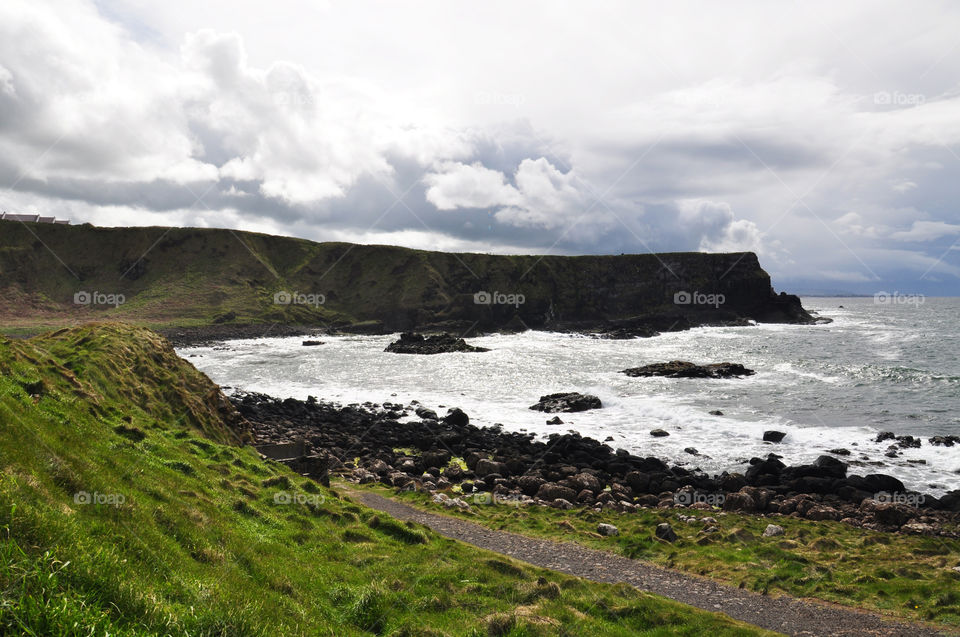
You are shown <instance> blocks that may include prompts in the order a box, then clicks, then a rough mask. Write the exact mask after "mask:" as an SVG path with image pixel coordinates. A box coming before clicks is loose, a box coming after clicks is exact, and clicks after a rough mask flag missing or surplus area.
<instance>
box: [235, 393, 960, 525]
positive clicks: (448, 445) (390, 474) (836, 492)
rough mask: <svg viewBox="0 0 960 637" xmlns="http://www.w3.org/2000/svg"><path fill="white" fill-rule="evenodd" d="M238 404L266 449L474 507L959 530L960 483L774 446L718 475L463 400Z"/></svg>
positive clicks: (314, 466) (256, 398)
mask: <svg viewBox="0 0 960 637" xmlns="http://www.w3.org/2000/svg"><path fill="white" fill-rule="evenodd" d="M545 398H547V397H545ZM231 400H232V402H233V404H234V405H235V406H236V408H237V411H238V412H239V413H240V414H241V415H242V416H243V417H244V418H246V419H247V421H249V423H250V426H251V428H252V431H253V433H254V435H255V438H256V440H257V445H258V446H260V445H276V444H284V443H298V444H302V445H303V453H304V454H305V455H304V456H303V457H302V458H299V459H298V460H297V461H298V463H301V464H303V466H309V467H310V468H311V471H313V472H317V471H319V470H321V468H325V469H326V471H327V472H329V473H332V474H338V475H341V476H344V477H345V478H346V479H348V480H352V481H356V482H360V483H370V482H380V483H383V484H385V485H389V486H392V487H395V488H398V489H407V490H417V491H425V492H428V493H432V494H437V493H443V492H445V491H446V492H450V493H453V492H452V488H453V486H454V485H456V486H457V487H458V489H457V491H458V492H459V497H460V498H461V500H462V501H464V502H466V503H467V505H471V503H472V504H473V505H478V504H489V503H490V501H492V500H497V499H506V500H509V501H511V502H517V503H519V504H520V505H543V506H552V507H556V508H561V509H569V508H573V507H587V508H590V509H592V510H595V511H597V510H599V511H605V510H608V509H609V510H613V511H619V512H635V511H637V510H638V508H641V507H671V508H672V507H678V506H689V507H693V508H698V507H699V508H702V507H703V506H705V505H704V503H713V504H712V506H722V508H723V510H725V511H731V512H737V513H752V514H779V515H795V516H797V517H802V518H806V519H811V520H841V521H844V522H847V523H849V524H852V525H855V526H858V527H862V528H865V529H871V530H878V531H899V532H902V533H920V532H921V531H922V533H923V534H935V535H943V536H949V537H956V536H957V535H958V534H957V532H956V530H955V529H956V524H957V523H960V490H956V491H952V492H950V493H947V494H945V495H944V496H942V497H940V498H937V497H934V496H932V495H921V494H918V493H915V492H910V491H907V489H906V488H905V487H904V485H903V483H902V482H901V481H900V480H898V479H897V478H895V477H893V476H889V475H884V474H879V473H873V474H868V475H857V474H853V475H851V474H849V471H848V470H849V465H848V464H847V463H845V462H843V461H841V460H838V459H837V458H834V457H832V456H826V455H824V456H820V457H818V458H816V459H815V460H814V461H813V462H810V463H808V464H802V465H795V466H787V465H786V464H784V463H783V462H782V461H781V459H780V457H779V456H777V455H776V454H769V455H768V456H767V457H766V458H751V459H750V461H749V464H747V465H746V468H745V470H744V471H743V472H724V473H722V474H720V475H714V476H710V475H708V474H706V473H704V472H703V471H701V470H699V469H697V468H694V469H688V468H685V467H681V466H670V465H668V463H666V462H664V461H663V460H660V459H658V458H655V457H652V456H648V457H641V456H637V455H634V454H631V453H630V452H628V451H626V450H624V449H616V450H615V449H613V448H611V447H610V446H608V445H606V444H603V443H601V442H599V441H597V440H594V439H593V438H587V437H583V436H581V435H579V434H577V433H566V434H559V433H555V434H551V435H550V436H548V437H547V438H546V439H545V440H537V439H536V437H535V436H534V434H531V433H519V432H511V431H507V430H505V429H503V428H500V427H484V428H480V427H477V426H475V425H471V424H470V419H469V416H468V415H467V414H466V413H465V412H463V411H461V410H460V409H457V408H456V407H454V408H450V409H449V411H448V414H447V416H446V417H444V418H440V419H438V418H436V413H435V412H434V411H432V410H428V409H425V408H424V407H423V406H422V405H420V404H419V403H411V404H409V405H402V404H395V403H384V404H382V405H378V404H373V403H365V404H363V405H352V406H346V407H342V406H339V405H336V404H330V403H324V402H321V401H317V400H315V399H309V398H308V399H307V400H306V401H299V400H294V399H289V398H288V399H284V400H279V399H275V398H271V397H270V396H266V395H263V394H248V393H238V394H237V395H235V396H234V397H233V398H232V399H231ZM411 415H417V416H418V417H420V418H421V420H416V419H412V418H410V416H411ZM904 502H912V503H916V506H910V505H907V504H904ZM665 535H666V536H669V534H668V533H665Z"/></svg>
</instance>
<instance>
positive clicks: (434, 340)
mask: <svg viewBox="0 0 960 637" xmlns="http://www.w3.org/2000/svg"><path fill="white" fill-rule="evenodd" d="M384 351H385V352H393V353H394V354H446V353H449V352H489V351H490V350H489V349H487V348H486V347H476V346H474V345H469V344H467V342H466V341H465V340H463V339H462V338H457V337H456V336H452V335H450V334H436V335H434V336H424V335H422V334H414V333H412V332H404V333H403V334H401V335H400V340H397V341H394V342H392V343H390V344H389V345H387V348H386V349H385V350H384Z"/></svg>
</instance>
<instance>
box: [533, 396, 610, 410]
mask: <svg viewBox="0 0 960 637" xmlns="http://www.w3.org/2000/svg"><path fill="white" fill-rule="evenodd" d="M601 407H603V403H601V402H600V399H599V398H597V397H596V396H591V395H589V394H580V393H578V392H561V393H558V394H549V395H547V396H541V397H540V400H539V401H537V404H535V405H530V409H533V410H535V411H543V412H547V413H556V412H577V411H587V410H588V409H600V408H601Z"/></svg>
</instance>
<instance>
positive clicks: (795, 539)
mask: <svg viewBox="0 0 960 637" xmlns="http://www.w3.org/2000/svg"><path fill="white" fill-rule="evenodd" d="M365 488H372V489H374V490H376V491H379V492H381V493H384V494H386V493H389V494H390V495H391V497H394V498H399V499H402V500H404V501H406V502H408V503H411V504H415V505H417V506H419V507H421V508H424V509H428V510H432V511H437V512H441V511H442V512H443V513H446V514H450V515H455V516H457V517H461V518H464V519H469V520H472V521H475V522H478V523H480V524H484V525H486V526H488V527H491V528H494V529H503V530H508V531H512V532H515V533H522V534H526V535H530V536H536V537H545V538H551V539H556V540H566V541H572V542H577V543H580V544H583V545H585V546H589V547H591V548H596V549H602V550H607V551H611V552H614V553H618V554H620V555H624V556H627V557H630V558H635V559H639V560H646V561H649V562H653V563H655V564H659V565H661V566H666V567H670V568H675V569H678V570H682V571H686V572H689V573H695V574H697V575H704V576H707V577H711V578H713V579H717V580H720V581H723V582H725V583H729V584H731V585H734V586H738V587H742V588H747V589H750V590H753V591H757V592H761V593H764V594H782V593H786V594H790V595H794V596H798V597H811V598H818V599H822V600H826V601H830V602H836V603H839V604H843V605H847V606H855V607H860V608H866V609H871V610H876V611H881V612H883V613H887V614H890V615H894V616H897V617H901V618H905V619H909V620H912V621H929V622H936V623H938V624H941V625H947V626H960V573H957V572H955V571H953V570H952V568H953V567H954V566H960V541H957V540H949V539H940V538H928V537H917V536H904V535H895V534H889V533H877V532H872V531H865V530H863V529H858V528H856V527H853V526H850V525H848V524H842V523H840V522H812V521H808V520H802V519H798V518H792V517H784V516H770V517H766V518H761V517H758V516H748V515H736V514H724V513H721V512H719V511H696V510H690V509H641V510H639V511H638V512H637V513H624V514H621V513H613V512H603V513H595V512H593V511H590V510H586V509H578V510H572V511H560V510H557V509H552V508H548V507H540V506H535V505H534V506H515V505H513V504H512V503H509V502H504V503H496V502H495V501H492V499H484V501H483V503H481V504H476V503H474V504H472V510H471V511H467V512H461V511H459V510H456V509H452V510H451V509H445V508H444V507H442V506H440V505H436V504H434V503H432V502H431V501H430V497H429V496H428V495H427V494H423V493H394V492H393V491H392V490H388V489H386V488H384V487H380V486H372V487H371V486H369V485H368V486H367V487H365ZM450 495H455V494H454V493H452V492H451V493H450ZM465 499H466V501H467V502H469V503H473V502H474V500H473V499H471V498H470V497H466V498H465ZM679 515H685V516H690V515H695V516H696V517H698V518H703V517H707V516H710V517H714V518H716V520H717V526H718V528H719V532H718V533H713V534H709V535H703V534H701V533H700V531H701V530H702V529H704V528H705V527H706V526H709V525H706V524H702V523H693V524H689V523H687V522H683V521H680V520H679V519H678V516H679ZM600 522H606V523H609V524H613V525H615V526H617V528H618V529H619V531H620V534H619V536H614V537H601V536H600V535H599V534H598V533H597V532H596V531H597V525H598V524H599V523H600ZM661 522H669V523H670V524H671V525H672V526H673V528H674V530H675V531H676V533H677V535H678V540H677V541H676V542H675V543H673V544H670V543H667V542H663V541H661V540H658V539H656V538H655V537H654V535H653V530H654V528H655V527H656V525H657V524H659V523H661ZM768 524H777V525H780V526H782V527H783V528H784V530H785V533H784V535H781V536H778V537H770V538H764V537H762V533H763V531H764V529H765V528H766V526H767V525H768Z"/></svg>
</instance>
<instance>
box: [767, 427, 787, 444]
mask: <svg viewBox="0 0 960 637" xmlns="http://www.w3.org/2000/svg"><path fill="white" fill-rule="evenodd" d="M786 435H787V434H785V433H783V432H782V431H774V430H772V429H771V430H769V431H764V432H763V441H764V442H780V441H781V440H783V439H784V438H785V437H786Z"/></svg>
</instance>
